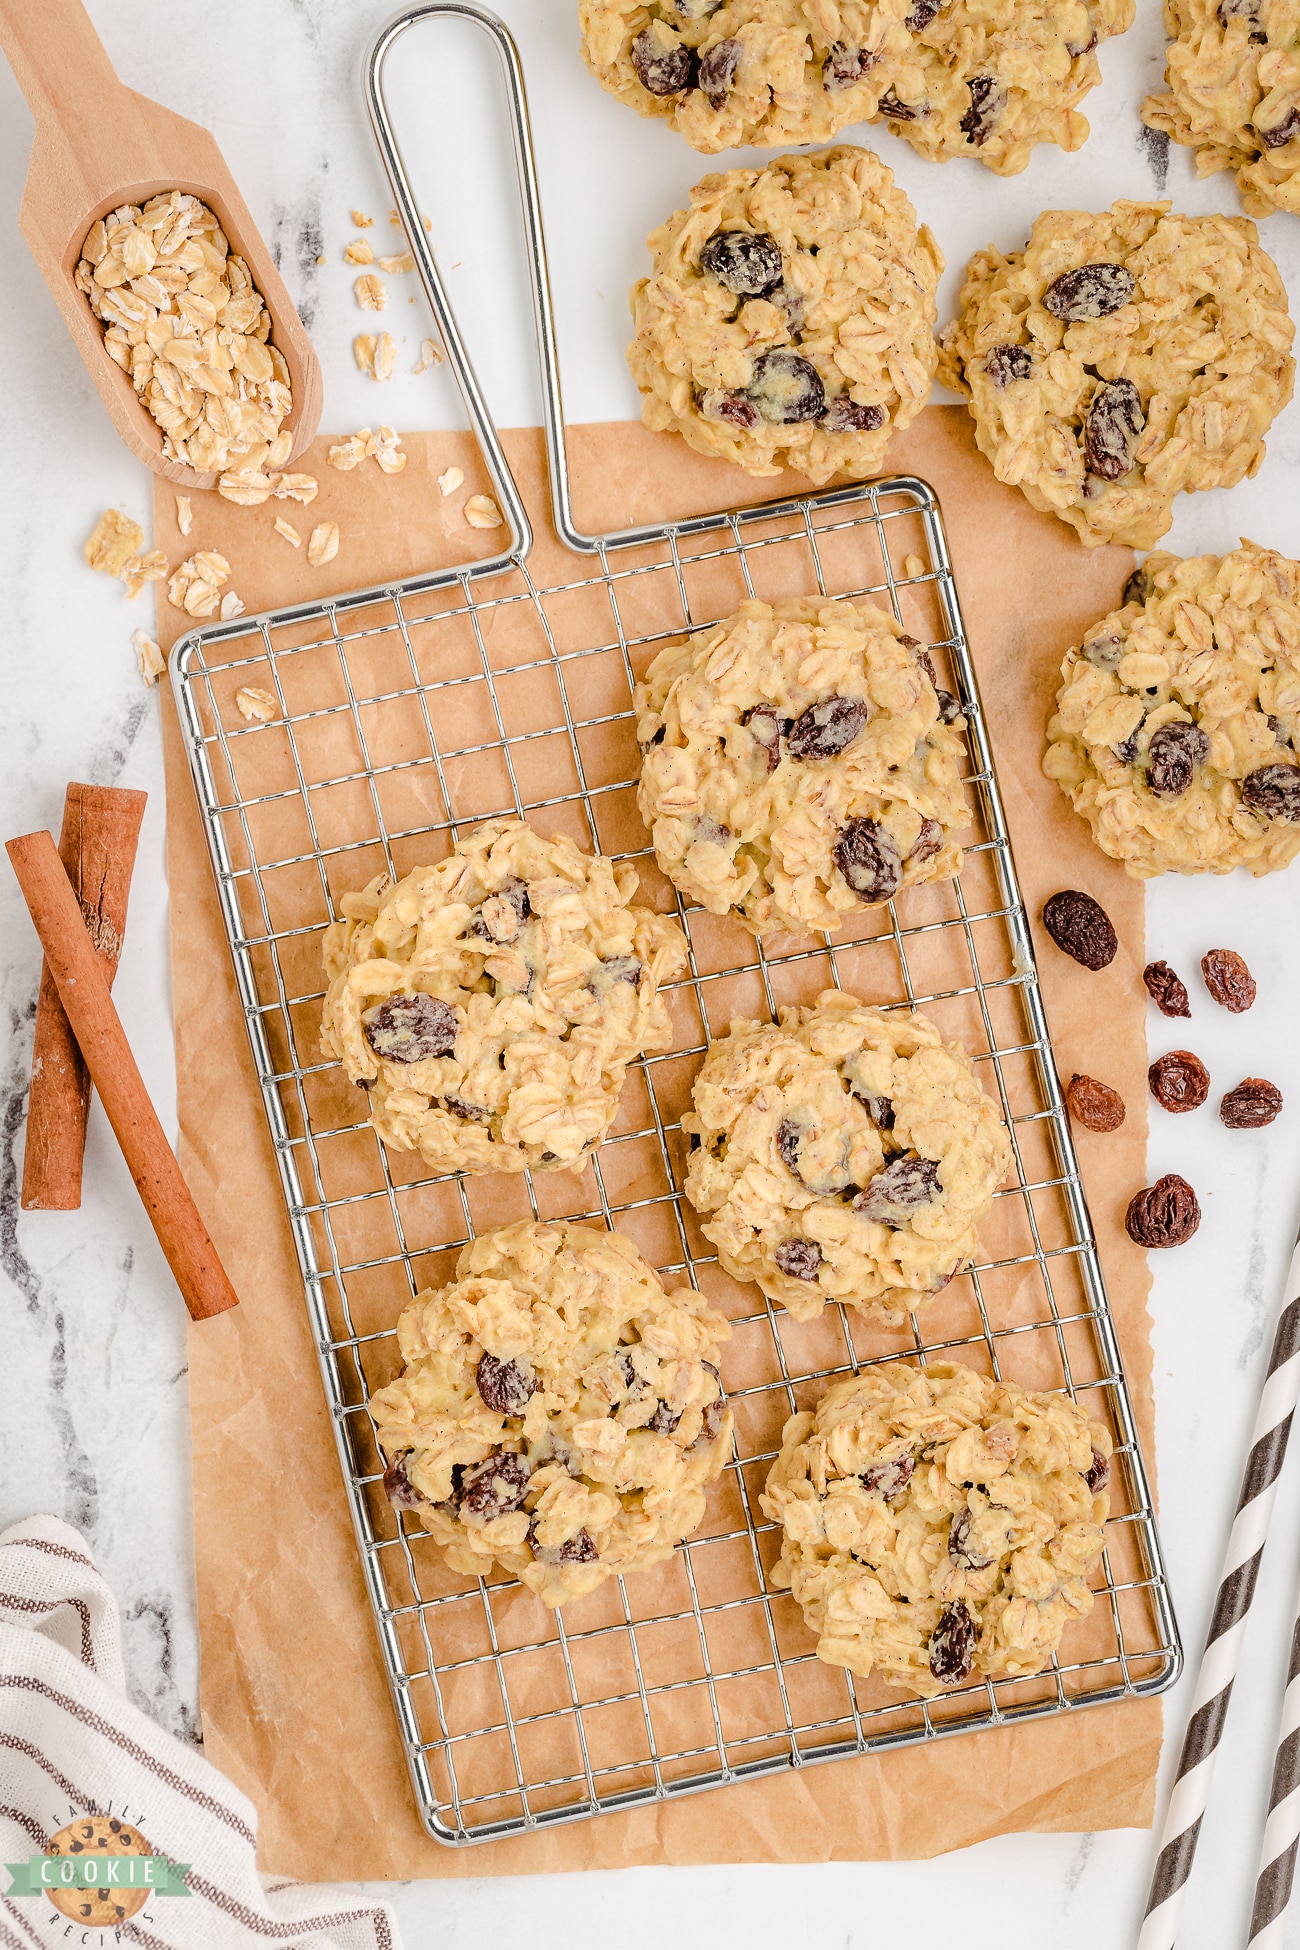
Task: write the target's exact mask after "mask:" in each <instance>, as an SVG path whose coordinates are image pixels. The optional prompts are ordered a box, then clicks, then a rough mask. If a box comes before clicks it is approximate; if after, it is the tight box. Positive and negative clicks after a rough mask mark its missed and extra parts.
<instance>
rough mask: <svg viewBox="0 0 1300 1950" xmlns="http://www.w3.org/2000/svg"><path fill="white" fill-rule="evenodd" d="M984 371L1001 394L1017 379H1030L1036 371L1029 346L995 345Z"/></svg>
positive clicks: (986, 359) (988, 355) (987, 358)
mask: <svg viewBox="0 0 1300 1950" xmlns="http://www.w3.org/2000/svg"><path fill="white" fill-rule="evenodd" d="M984 370H985V372H986V373H987V374H988V376H989V379H990V381H991V382H992V384H993V385H994V386H996V387H997V389H998V391H999V392H1002V390H1003V389H1004V388H1005V387H1007V386H1010V385H1012V384H1013V383H1014V382H1015V381H1016V380H1017V379H1028V377H1029V375H1030V374H1031V373H1032V371H1033V370H1034V361H1033V356H1032V354H1031V353H1030V350H1029V347H1028V346H1027V345H995V346H994V347H993V350H992V351H991V352H990V353H988V354H987V355H986V357H985V360H984Z"/></svg>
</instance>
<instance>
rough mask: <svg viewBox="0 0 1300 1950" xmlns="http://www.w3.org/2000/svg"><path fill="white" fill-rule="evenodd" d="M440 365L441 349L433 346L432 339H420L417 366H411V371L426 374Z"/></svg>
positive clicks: (438, 346)
mask: <svg viewBox="0 0 1300 1950" xmlns="http://www.w3.org/2000/svg"><path fill="white" fill-rule="evenodd" d="M411 302H412V304H414V302H415V300H414V299H412V300H411ZM441 364H442V347H441V346H440V345H435V344H434V342H433V340H432V339H421V340H420V360H419V364H418V365H414V366H412V367H411V371H412V372H427V371H428V370H429V367H430V366H440V365H441Z"/></svg>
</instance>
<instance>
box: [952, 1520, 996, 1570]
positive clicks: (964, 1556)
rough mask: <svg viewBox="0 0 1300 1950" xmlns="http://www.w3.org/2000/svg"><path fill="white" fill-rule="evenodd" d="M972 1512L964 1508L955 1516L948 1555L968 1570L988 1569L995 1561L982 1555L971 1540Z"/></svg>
mask: <svg viewBox="0 0 1300 1950" xmlns="http://www.w3.org/2000/svg"><path fill="white" fill-rule="evenodd" d="M970 1532H971V1513H970V1511H969V1510H963V1511H962V1512H961V1514H960V1516H958V1517H956V1518H954V1520H953V1522H952V1524H951V1526H950V1528H949V1531H948V1555H949V1557H950V1558H951V1559H952V1561H953V1563H954V1564H960V1565H961V1567H962V1569H963V1570H966V1571H987V1570H988V1568H989V1565H990V1564H991V1563H992V1562H993V1559H992V1558H991V1557H981V1556H980V1554H979V1552H978V1550H976V1549H975V1548H974V1547H973V1546H972V1544H971V1541H970Z"/></svg>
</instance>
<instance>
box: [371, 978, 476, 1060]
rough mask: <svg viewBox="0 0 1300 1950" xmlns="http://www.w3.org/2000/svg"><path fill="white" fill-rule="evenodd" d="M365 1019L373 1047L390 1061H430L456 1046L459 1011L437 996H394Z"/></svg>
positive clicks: (375, 1007)
mask: <svg viewBox="0 0 1300 1950" xmlns="http://www.w3.org/2000/svg"><path fill="white" fill-rule="evenodd" d="M361 1022H362V1027H363V1028H364V1029H365V1032H366V1041H367V1042H368V1043H369V1044H370V1047H371V1049H372V1050H373V1051H374V1052H375V1055H376V1056H382V1057H383V1058H384V1060H385V1062H388V1063H427V1062H428V1061H429V1059H430V1058H431V1057H434V1056H446V1055H447V1054H448V1052H449V1051H450V1050H452V1049H454V1048H455V1044H456V1035H457V1025H456V1012H455V1010H454V1009H452V1008H451V1007H450V1006H449V1005H448V1004H447V1003H446V1002H439V1001H438V999H437V997H436V996H433V995H390V996H388V997H387V998H386V999H385V1000H384V1001H383V1002H377V1003H376V1004H375V1006H374V1008H373V1009H367V1010H366V1013H365V1014H364V1015H363V1016H362V1018H361Z"/></svg>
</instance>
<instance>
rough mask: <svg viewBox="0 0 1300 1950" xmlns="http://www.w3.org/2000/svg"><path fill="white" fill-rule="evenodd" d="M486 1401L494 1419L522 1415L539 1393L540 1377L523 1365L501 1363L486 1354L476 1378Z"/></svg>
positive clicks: (492, 1355)
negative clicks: (538, 1383) (538, 1382)
mask: <svg viewBox="0 0 1300 1950" xmlns="http://www.w3.org/2000/svg"><path fill="white" fill-rule="evenodd" d="M474 1381H475V1385H476V1387H477V1388H478V1391H479V1394H480V1395H481V1396H482V1397H483V1401H484V1403H485V1404H486V1406H487V1407H488V1408H490V1409H491V1410H492V1412H493V1414H494V1415H522V1414H523V1412H524V1410H525V1409H526V1408H527V1406H528V1404H529V1402H530V1401H531V1400H532V1399H533V1396H534V1395H535V1394H536V1393H537V1376H536V1375H535V1374H534V1373H533V1371H532V1369H531V1368H530V1367H528V1366H527V1365H526V1363H524V1362H523V1361H498V1360H497V1357H496V1355H495V1354H485V1355H483V1357H482V1359H481V1360H480V1361H479V1364H478V1367H477V1369H476V1370H475V1375H474Z"/></svg>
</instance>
